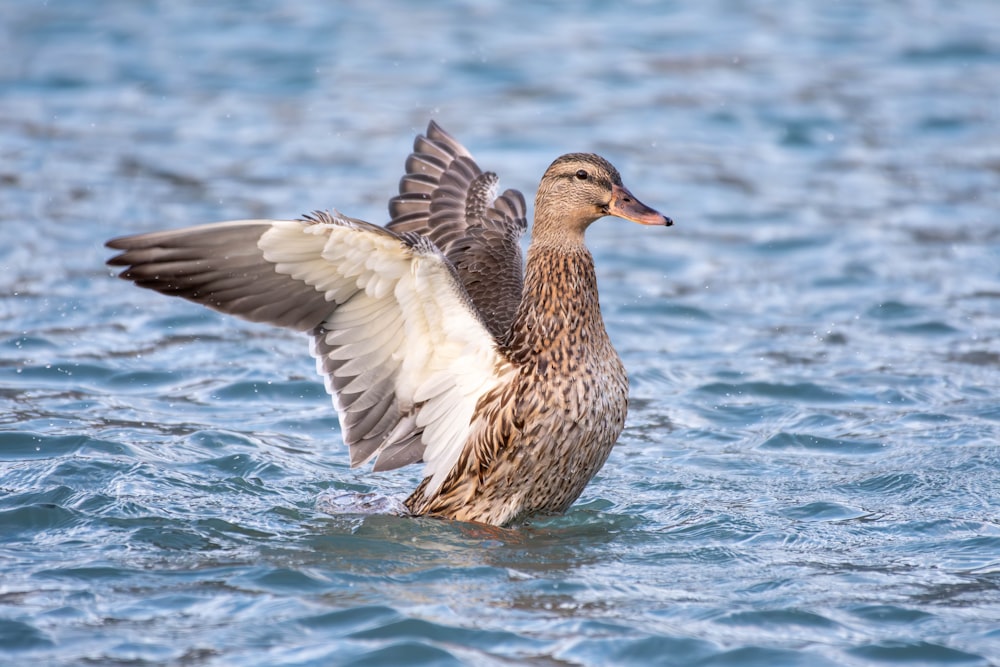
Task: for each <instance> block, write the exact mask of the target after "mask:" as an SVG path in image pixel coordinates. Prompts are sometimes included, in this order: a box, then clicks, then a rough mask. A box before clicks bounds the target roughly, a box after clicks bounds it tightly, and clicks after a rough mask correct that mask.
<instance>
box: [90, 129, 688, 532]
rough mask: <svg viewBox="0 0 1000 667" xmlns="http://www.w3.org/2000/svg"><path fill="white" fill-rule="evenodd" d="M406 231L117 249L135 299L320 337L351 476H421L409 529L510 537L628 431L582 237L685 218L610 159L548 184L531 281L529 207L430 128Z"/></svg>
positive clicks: (328, 216) (247, 234)
mask: <svg viewBox="0 0 1000 667" xmlns="http://www.w3.org/2000/svg"><path fill="white" fill-rule="evenodd" d="M406 171H407V174H406V176H404V177H403V179H402V181H401V182H400V194H399V195H398V196H397V197H394V198H393V199H392V200H391V201H390V203H389V211H390V214H391V216H392V221H391V222H389V223H388V224H387V225H386V226H385V227H379V226H376V225H373V224H370V223H367V222H362V221H361V220H354V219H351V218H347V217H345V216H342V215H340V214H339V213H327V212H318V213H313V214H312V215H308V216H305V217H304V218H303V219H301V220H239V221H235V222H220V223H215V224H209V225H201V226H197V227H189V228H186V229H179V230H176V231H167V232H153V233H149V234H140V235H137V236H128V237H124V238H119V239H114V240H112V241H109V242H108V246H109V247H111V248H115V249H118V250H122V251H124V252H122V253H120V254H119V255H117V256H115V257H113V258H112V259H111V260H110V261H109V264H112V265H117V266H125V267H128V268H126V269H125V270H124V271H122V273H121V277H122V278H125V279H127V280H131V281H133V282H135V283H136V284H137V285H139V286H140V287H148V288H151V289H155V290H157V291H159V292H163V293H164V294H171V295H175V296H182V297H184V298H186V299H190V300H192V301H196V302H198V303H201V304H204V305H206V306H208V307H210V308H214V309H216V310H219V311H222V312H224V313H230V314H232V315H237V316H239V317H242V318H245V319H248V320H252V321H254V322H268V323H271V324H275V325H278V326H282V327H288V328H291V329H297V330H299V331H306V332H309V334H310V335H311V336H312V353H313V355H314V356H315V357H316V360H317V368H318V370H319V372H320V374H321V375H323V377H324V379H325V382H326V388H327V391H329V393H330V394H331V395H332V396H333V403H334V406H335V407H336V409H337V413H338V415H339V417H340V423H341V428H342V430H343V437H344V440H345V442H346V443H347V445H348V447H349V448H350V456H351V465H352V466H357V465H361V464H363V463H365V462H367V461H369V460H371V459H374V460H375V465H374V468H375V470H389V469H392V468H398V467H400V466H403V465H406V464H409V463H415V462H417V461H423V462H424V463H425V465H426V467H425V471H424V473H425V477H424V479H423V481H422V482H421V483H420V485H419V486H418V487H417V489H416V491H414V492H413V494H412V495H411V496H410V497H409V498H408V499H407V500H406V507H407V508H408V509H409V510H410V511H411V512H412V513H413V514H418V515H422V514H426V515H432V516H439V517H446V518H450V519H458V520H463V521H478V522H482V523H487V524H493V525H501V526H502V525H508V524H511V523H513V522H516V521H518V520H519V519H522V518H524V517H527V516H529V515H531V514H535V513H557V512H563V511H565V510H566V509H567V508H568V507H569V506H570V505H571V504H572V503H573V501H574V500H576V499H577V497H579V495H580V493H581V492H582V491H583V488H584V487H585V486H586V484H587V482H589V481H590V479H591V478H592V477H593V476H594V474H595V473H596V472H597V471H598V469H600V467H601V466H602V465H603V464H604V461H605V460H606V459H607V457H608V454H609V453H610V452H611V448H612V446H613V445H614V443H615V440H617V438H618V436H619V434H620V433H621V431H622V427H623V426H624V424H625V413H626V410H627V407H628V379H627V377H626V375H625V369H624V367H623V366H622V362H621V359H619V357H618V354H617V353H616V352H615V350H614V348H613V347H612V346H611V341H610V340H609V338H608V334H607V332H606V331H605V329H604V321H603V320H602V319H601V310H600V305H599V303H598V298H597V280H596V276H595V274H594V263H593V258H592V257H591V255H590V252H589V251H588V250H587V248H586V246H585V245H584V232H585V231H586V229H587V227H588V226H589V225H590V224H591V223H592V222H594V221H595V220H597V219H598V218H601V217H603V216H607V215H612V216H617V217H620V218H624V219H626V220H632V221H635V222H639V223H642V224H645V225H670V224H672V223H671V221H670V219H669V218H667V217H665V216H663V215H661V214H660V213H658V212H656V211H654V210H653V209H651V208H649V207H647V206H645V205H644V204H642V203H641V202H639V201H638V200H637V199H636V198H635V197H634V196H632V194H631V193H630V192H629V191H628V190H627V189H626V188H625V186H624V185H622V181H621V176H619V174H618V171H617V170H616V169H615V168H614V167H613V166H611V164H609V163H608V162H607V161H606V160H604V159H603V158H601V157H599V156H597V155H592V154H588V153H571V154H569V155H563V156H562V157H560V158H558V159H557V160H556V161H555V162H553V163H552V165H551V166H550V167H549V168H548V169H547V170H546V172H545V174H544V176H542V181H541V184H540V185H539V187H538V194H537V195H536V197H535V224H534V229H533V230H532V237H531V245H530V246H529V248H528V261H527V264H526V267H525V268H524V270H523V271H522V266H521V251H520V247H519V243H518V240H519V239H520V237H521V235H522V234H523V232H524V230H525V228H526V220H525V204H524V197H523V196H522V195H521V193H520V192H518V191H516V190H507V191H506V192H504V193H503V194H501V195H500V196H496V190H495V187H496V183H497V176H496V174H493V173H490V172H486V173H483V172H482V171H481V170H480V169H479V167H478V166H477V165H476V163H475V162H474V161H473V159H472V157H471V155H470V154H469V152H468V151H466V149H465V148H464V147H463V146H462V145H461V144H459V143H458V142H457V141H456V140H455V139H454V138H452V137H451V136H450V135H448V134H447V133H445V132H444V131H443V130H442V129H441V128H440V127H438V126H437V124H435V123H433V122H432V123H431V124H430V125H429V127H428V129H427V136H418V137H417V139H416V142H415V143H414V152H413V153H412V154H411V155H410V157H409V159H408V160H407V162H406Z"/></svg>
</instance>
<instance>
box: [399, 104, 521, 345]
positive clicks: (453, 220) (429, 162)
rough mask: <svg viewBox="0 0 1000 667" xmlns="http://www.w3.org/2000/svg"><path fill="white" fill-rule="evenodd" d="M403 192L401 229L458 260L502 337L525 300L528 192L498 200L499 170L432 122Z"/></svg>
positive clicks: (489, 323) (418, 143) (410, 162)
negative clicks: (483, 165) (485, 165)
mask: <svg viewBox="0 0 1000 667" xmlns="http://www.w3.org/2000/svg"><path fill="white" fill-rule="evenodd" d="M406 172H407V173H406V175H405V176H403V178H402V179H401V180H400V183H399V195H398V196H396V197H393V198H392V199H391V200H390V202H389V214H390V215H391V216H392V221H391V222H389V224H388V225H386V227H388V228H389V229H392V230H393V231H395V232H397V233H400V232H411V233H416V234H420V235H423V236H426V237H427V238H429V239H430V240H431V241H433V242H434V244H435V245H436V246H437V247H438V248H440V249H441V250H442V252H444V254H445V256H446V257H447V258H448V259H449V261H451V263H452V264H453V265H454V266H455V269H456V271H457V274H458V278H459V281H460V282H461V283H462V285H463V286H464V287H465V289H466V291H467V292H468V294H469V297H470V299H471V300H472V303H473V304H474V305H475V307H476V308H477V309H478V310H479V312H480V314H481V315H482V317H483V320H484V323H485V324H486V327H487V328H488V329H489V331H490V333H491V334H492V335H493V337H494V338H496V339H498V340H499V339H500V338H502V337H503V335H504V334H505V333H506V332H507V330H508V328H509V327H510V324H511V322H512V321H513V319H514V314H515V313H516V311H517V307H518V305H519V304H520V302H521V286H522V278H523V269H522V261H523V260H522V258H521V247H520V238H521V236H522V235H523V234H524V231H525V229H526V228H527V217H526V213H525V211H526V207H525V202H524V197H523V195H521V193H520V192H518V191H517V190H507V191H506V192H504V193H503V194H502V195H501V196H500V197H497V198H496V199H494V196H495V194H494V193H495V188H496V184H497V176H496V174H494V173H492V172H486V173H484V172H483V171H482V170H481V169H480V168H479V166H478V165H477V164H476V162H475V161H474V160H473V159H472V156H471V155H470V154H469V152H468V151H467V150H466V149H465V148H464V147H463V146H462V145H461V144H460V143H458V141H456V140H455V139H454V138H453V137H452V136H451V135H449V134H448V133H447V132H445V131H444V130H442V129H441V128H440V126H438V125H437V123H435V122H433V121H431V123H430V125H428V127H427V134H426V136H418V137H417V138H416V140H415V141H414V144H413V153H412V154H411V155H410V156H409V157H408V158H407V160H406Z"/></svg>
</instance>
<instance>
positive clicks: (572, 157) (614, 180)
mask: <svg viewBox="0 0 1000 667" xmlns="http://www.w3.org/2000/svg"><path fill="white" fill-rule="evenodd" d="M607 215H611V216H615V217H618V218H624V219H625V220H631V221H633V222H638V223H639V224H643V225H662V226H669V225H672V224H674V223H673V221H672V220H671V219H670V218H668V217H667V216H665V215H663V214H662V213H660V212H658V211H656V210H654V209H652V208H650V207H648V206H646V205H645V204H643V203H642V202H641V201H639V200H638V199H636V197H635V195H633V194H632V193H631V192H629V190H628V188H626V187H625V186H624V185H623V184H622V177H621V175H620V174H619V173H618V170H617V169H615V168H614V166H612V164H611V163H610V162H608V161H607V160H605V159H604V158H602V157H601V156H600V155H594V154H593V153H569V154H567V155H563V156H562V157H560V158H557V159H556V161H555V162H553V163H552V164H551V165H549V168H548V169H547V170H546V171H545V174H544V175H543V176H542V182H541V184H539V186H538V195H537V196H536V197H535V232H536V233H537V232H539V231H543V232H544V231H545V228H546V227H550V226H552V227H561V228H562V231H563V232H564V233H566V232H578V233H579V234H580V235H582V234H583V232H584V231H585V230H586V229H587V227H588V226H590V224H591V223H592V222H594V221H595V220H597V219H599V218H603V217H604V216H607ZM539 224H541V226H542V229H541V230H539V229H538V227H539Z"/></svg>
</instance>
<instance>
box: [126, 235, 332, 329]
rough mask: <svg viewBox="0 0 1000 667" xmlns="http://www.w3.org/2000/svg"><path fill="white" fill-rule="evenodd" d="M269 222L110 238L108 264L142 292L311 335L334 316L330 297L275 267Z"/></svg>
mask: <svg viewBox="0 0 1000 667" xmlns="http://www.w3.org/2000/svg"><path fill="white" fill-rule="evenodd" d="M270 228H271V222H270V221H267V220H250V221H236V222H233V223H223V224H210V225H203V226H200V227H189V228H186V229H178V230H174V231H166V232H153V233H150V234H138V235H136V236H126V237H123V238H118V239H113V240H111V241H108V243H107V245H108V247H109V248H114V249H116V250H121V251H123V252H121V253H120V254H118V255H116V256H114V257H112V258H111V259H110V260H108V264H111V265H112V266H125V267H128V268H126V269H125V270H124V271H122V272H121V274H119V275H120V276H121V277H122V278H124V279H126V280H131V281H132V282H134V283H135V284H136V285H138V286H139V287H145V288H147V289H152V290H156V291H157V292H162V293H164V294H169V295H171V296H179V297H183V298H185V299H188V300H190V301H194V302H196V303H200V304H202V305H205V306H208V307H209V308H212V309H214V310H218V311H220V312H223V313H228V314H230V315H237V316H239V317H242V318H244V319H247V320H250V321H253V322H265V323H268V324H274V325H277V326H280V327H286V328H289V329H295V330H297V331H311V330H313V329H314V328H316V326H318V325H319V324H320V322H322V321H323V318H324V317H326V316H327V315H328V314H329V312H330V308H331V306H330V304H329V303H328V302H327V301H326V299H325V297H324V294H323V292H321V291H317V290H315V289H312V288H310V287H308V286H307V285H304V284H303V283H302V282H300V281H298V280H295V279H293V278H292V277H290V276H287V275H282V274H279V273H277V272H275V270H274V264H272V263H271V262H268V261H267V260H265V259H264V256H263V254H262V253H261V251H260V249H259V248H258V247H257V242H258V241H259V240H260V237H261V235H262V234H264V232H266V231H267V230H268V229H270Z"/></svg>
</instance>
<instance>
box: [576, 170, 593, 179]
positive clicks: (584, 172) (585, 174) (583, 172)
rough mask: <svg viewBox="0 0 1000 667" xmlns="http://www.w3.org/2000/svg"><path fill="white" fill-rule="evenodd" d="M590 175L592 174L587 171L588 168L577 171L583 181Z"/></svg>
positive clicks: (577, 175)
mask: <svg viewBox="0 0 1000 667" xmlns="http://www.w3.org/2000/svg"><path fill="white" fill-rule="evenodd" d="M589 176H590V174H588V173H587V170H586V169H581V170H579V171H578V172H576V177H577V178H579V179H580V180H581V181H585V180H587V178H588V177H589Z"/></svg>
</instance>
